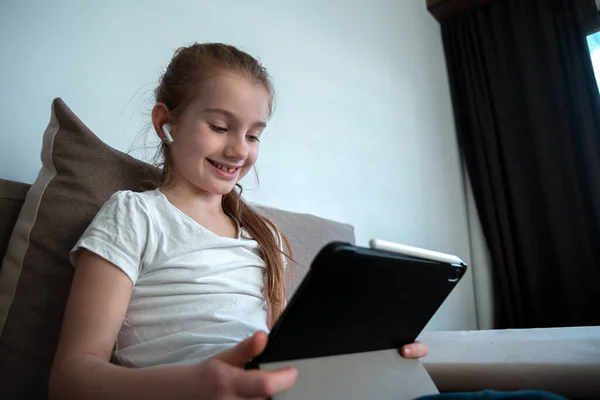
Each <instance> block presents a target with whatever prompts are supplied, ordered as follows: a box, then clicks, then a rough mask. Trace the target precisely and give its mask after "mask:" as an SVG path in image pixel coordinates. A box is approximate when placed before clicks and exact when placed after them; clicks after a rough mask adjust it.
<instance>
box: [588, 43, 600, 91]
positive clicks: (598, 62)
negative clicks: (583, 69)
mask: <svg viewBox="0 0 600 400" xmlns="http://www.w3.org/2000/svg"><path fill="white" fill-rule="evenodd" d="M587 44H588V48H589V49H590V56H591V57H592V65H593V66H594V75H595V76H596V84H597V85H598V89H599V90H600V32H596V33H592V34H591V35H588V36H587Z"/></svg>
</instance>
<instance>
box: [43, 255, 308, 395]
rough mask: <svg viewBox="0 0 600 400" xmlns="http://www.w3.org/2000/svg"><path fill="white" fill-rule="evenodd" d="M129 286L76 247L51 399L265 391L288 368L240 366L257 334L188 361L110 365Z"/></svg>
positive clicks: (256, 347) (257, 347)
mask: <svg viewBox="0 0 600 400" xmlns="http://www.w3.org/2000/svg"><path fill="white" fill-rule="evenodd" d="M132 289H133V284H132V282H131V280H130V279H129V278H128V277H127V275H125V273H123V272H122V271H121V270H120V269H119V268H117V267H116V266H115V265H113V264H111V263H110V262H108V261H106V260H105V259H103V258H102V257H100V256H98V255H96V254H94V253H92V252H89V251H87V250H80V252H79V257H78V260H77V268H76V270H75V276H74V279H73V283H72V285H71V293H70V295H69V300H68V302H67V307H66V311H65V316H64V319H63V326H62V331H61V337H60V340H59V344H58V348H57V352H56V356H55V359H54V364H53V366H52V372H51V377H50V388H49V391H50V398H51V399H63V398H65V399H86V400H87V399H90V400H94V399H111V400H113V399H114V400H118V399H138V398H143V399H148V400H149V399H188V398H189V399H195V400H199V399H203V398H204V399H217V398H228V399H233V398H246V397H247V398H256V397H269V396H271V395H273V394H275V393H278V392H281V391H284V390H286V389H288V388H290V387H291V386H292V385H293V383H294V381H295V379H296V373H297V372H296V371H295V370H293V369H286V370H280V371H274V372H265V371H244V370H243V369H242V368H241V367H243V365H244V364H245V363H246V362H247V361H248V360H249V359H250V358H252V357H255V356H256V355H258V354H260V352H262V350H263V349H264V346H265V345H266V341H267V337H266V335H265V334H264V333H258V334H256V335H254V336H253V337H252V338H250V339H247V340H246V341H244V342H242V343H240V344H239V345H238V346H236V347H234V348H233V349H231V350H229V351H227V352H224V353H221V354H218V355H217V356H215V357H213V358H211V359H209V360H207V361H206V362H204V363H202V364H198V365H192V366H173V367H156V368H148V369H134V368H125V367H121V366H117V365H114V364H111V363H110V356H111V353H112V349H113V345H114V343H115V340H116V337H117V334H118V332H119V329H120V328H121V325H122V323H123V319H124V318H125V313H126V311H127V307H128V304H129V300H130V297H131V292H132Z"/></svg>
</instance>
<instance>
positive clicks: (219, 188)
mask: <svg viewBox="0 0 600 400" xmlns="http://www.w3.org/2000/svg"><path fill="white" fill-rule="evenodd" d="M234 188H235V185H215V186H213V187H212V188H211V190H210V192H211V193H213V194H218V195H221V196H225V195H226V194H227V193H229V192H231V191H232V190H233V189H234Z"/></svg>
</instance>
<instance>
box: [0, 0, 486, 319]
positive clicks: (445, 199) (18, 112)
mask: <svg viewBox="0 0 600 400" xmlns="http://www.w3.org/2000/svg"><path fill="white" fill-rule="evenodd" d="M193 41H222V42H228V43H232V44H235V45H237V46H239V47H240V48H242V49H244V50H246V51H248V52H250V53H251V54H254V55H257V56H259V57H260V58H261V59H262V61H263V62H264V64H265V65H266V66H267V68H268V69H269V71H270V72H271V74H272V75H273V77H274V81H275V86H276V91H277V95H278V101H277V107H276V112H275V116H274V119H273V120H272V121H271V123H270V126H269V127H268V128H267V130H266V131H265V134H264V136H263V142H262V145H261V157H260V158H259V160H258V171H259V175H260V190H258V191H257V190H251V191H246V192H245V193H246V195H247V198H248V199H249V200H252V201H255V202H258V203H262V204H265V205H270V206H275V207H280V208H283V209H288V210H293V211H298V212H307V213H312V214H316V215H319V216H323V217H326V218H331V219H335V220H338V221H343V222H349V223H352V224H353V225H354V226H355V227H356V236H357V241H358V243H359V244H366V243H367V241H368V240H369V239H370V238H371V237H379V238H382V239H386V240H390V241H394V242H400V243H406V244H409V245H413V246H417V247H424V248H432V249H437V250H439V251H442V252H446V253H451V254H456V255H457V256H459V257H461V258H462V259H464V260H465V262H466V263H467V264H469V266H471V263H470V261H471V260H470V259H469V238H468V229H467V218H466V208H465V196H464V190H463V182H462V177H461V173H460V162H459V156H458V150H457V143H456V138H455V133H454V124H453V118H452V109H451V103H450V95H449V89H448V80H447V76H446V70H445V62H444V53H443V48H442V43H441V37H440V28H439V25H438V24H437V22H436V21H435V20H434V19H433V17H431V15H430V14H429V13H428V12H427V10H426V7H425V2H423V1H417V0H410V1H409V0H406V1H396V0H378V1H374V2H373V1H368V0H353V1H341V0H333V1H318V0H306V1H301V2H298V1H296V2H292V1H275V0H273V1H267V0H256V1H252V2H248V1H243V0H223V1H218V2H215V1H208V0H204V1H203V0H194V1H192V0H179V1H173V2H166V1H159V0H149V1H145V2H139V1H132V0H125V1H121V0H119V1H117V0H106V1H99V2H91V1H76V0H70V1H69V0H56V1H52V2H48V1H42V0H35V1H34V0H22V1H14V2H3V3H2V6H1V9H0V50H1V51H2V60H3V62H2V63H0V87H1V88H2V91H1V93H0V119H1V120H2V124H3V125H2V130H1V131H0V140H1V141H2V146H0V177H3V178H8V179H14V180H21V181H26V182H32V181H33V180H34V179H35V177H36V174H37V171H38V169H39V167H40V162H39V152H40V148H41V136H42V133H43V131H44V129H45V127H46V124H47V123H48V119H49V110H50V101H51V100H52V98H54V97H57V96H60V97H62V98H63V99H64V100H65V101H66V103H67V104H68V105H69V106H70V107H72V108H73V110H74V111H75V112H76V113H77V115H78V116H79V117H80V118H81V119H82V120H83V121H84V122H85V123H86V124H87V125H88V126H89V127H90V128H91V129H92V130H93V131H94V132H96V133H97V134H98V136H100V137H101V138H102V139H103V140H104V141H105V142H107V143H108V144H110V145H111V146H113V147H115V148H118V149H120V150H124V151H128V150H130V149H132V148H139V147H141V146H144V144H145V143H147V141H146V140H145V139H144V137H145V136H146V129H147V127H148V125H149V111H150V108H151V106H152V103H151V99H152V91H153V89H154V88H155V86H156V82H157V80H158V76H159V74H160V73H161V71H162V70H163V69H164V67H165V66H166V64H167V63H168V61H169V60H170V58H171V56H172V53H173V50H174V49H175V48H177V47H178V46H181V45H185V44H186V43H190V42H193ZM153 143H155V142H152V144H153ZM152 153H153V151H150V152H149V154H148V156H150V155H152ZM137 154H140V152H138V153H137ZM245 186H246V188H249V189H252V188H254V189H256V185H255V182H254V179H253V178H252V177H250V178H249V179H246V182H245ZM472 269H473V268H470V269H469V271H471V270H472ZM472 285H473V283H472V279H471V272H468V273H467V275H466V276H465V277H464V278H463V280H462V281H461V283H460V285H459V287H458V289H457V290H456V291H455V292H454V293H453V294H452V296H451V297H450V298H449V299H448V301H447V302H446V304H445V305H444V306H443V307H442V309H441V311H440V312H439V313H438V314H437V315H436V317H435V318H434V320H433V321H432V322H431V323H430V324H429V326H428V329H446V330H448V329H470V328H475V327H476V316H475V306H474V296H473V287H472Z"/></svg>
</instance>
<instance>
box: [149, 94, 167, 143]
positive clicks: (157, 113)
mask: <svg viewBox="0 0 600 400" xmlns="http://www.w3.org/2000/svg"><path fill="white" fill-rule="evenodd" d="M169 122H171V121H170V120H169V109H168V108H167V106H166V105H165V104H164V103H157V104H156V105H155V106H154V107H152V126H153V127H154V132H156V134H157V135H158V137H159V138H160V140H161V141H163V140H164V139H165V133H164V132H163V129H162V127H163V125H164V124H167V123H169Z"/></svg>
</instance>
